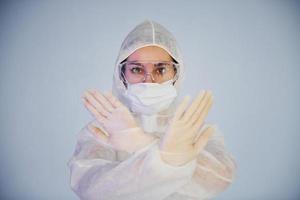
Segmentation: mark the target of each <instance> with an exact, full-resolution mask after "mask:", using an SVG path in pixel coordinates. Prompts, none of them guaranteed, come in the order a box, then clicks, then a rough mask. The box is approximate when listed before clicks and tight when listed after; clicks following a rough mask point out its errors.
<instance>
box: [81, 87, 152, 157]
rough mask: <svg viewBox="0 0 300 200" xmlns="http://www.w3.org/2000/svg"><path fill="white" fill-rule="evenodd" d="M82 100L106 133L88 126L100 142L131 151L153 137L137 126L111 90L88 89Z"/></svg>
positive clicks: (145, 143)
mask: <svg viewBox="0 0 300 200" xmlns="http://www.w3.org/2000/svg"><path fill="white" fill-rule="evenodd" d="M82 100H83V101H84V105H85V107H86V108H87V109H88V110H89V111H90V112H91V114H92V115H93V116H94V117H95V118H96V119H97V121H98V122H99V123H100V124H101V125H102V127H103V129H104V130H105V132H106V133H107V134H105V133H104V132H103V131H101V129H99V128H96V127H89V130H91V131H92V132H93V133H94V134H95V135H96V136H97V137H98V138H99V139H100V140H101V141H102V142H105V143H107V144H109V145H112V146H113V147H114V148H116V149H118V150H124V151H127V152H130V153H132V152H134V151H136V150H138V149H139V148H141V147H143V146H145V145H147V144H148V143H150V142H151V141H152V140H153V139H155V138H154V137H153V136H151V135H147V134H145V133H144V132H143V131H142V129H141V128H140V127H138V125H137V123H136V121H135V119H134V117H133V116H132V114H131V113H130V111H129V110H128V109H127V107H126V106H124V105H123V104H122V103H121V102H120V101H119V100H118V99H116V98H115V97H114V96H113V95H112V93H111V92H110V93H108V94H105V95H103V94H101V93H100V92H99V91H97V90H94V89H93V90H88V91H86V92H85V93H84V95H83V97H82Z"/></svg>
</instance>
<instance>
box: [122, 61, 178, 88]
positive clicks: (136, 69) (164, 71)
mask: <svg viewBox="0 0 300 200" xmlns="http://www.w3.org/2000/svg"><path fill="white" fill-rule="evenodd" d="M149 64H151V65H152V66H153V67H152V70H151V71H150V72H149V71H147V68H146V67H145V66H146V65H149ZM119 69H120V72H121V79H122V80H123V81H124V82H125V83H131V84H132V83H140V82H144V81H145V80H146V78H147V76H149V77H150V78H151V80H152V82H155V83H163V82H165V81H169V80H173V83H174V82H175V81H176V80H177V79H178V74H179V64H178V63H175V62H173V61H124V62H122V63H120V65H119ZM148 69H149V68H148Z"/></svg>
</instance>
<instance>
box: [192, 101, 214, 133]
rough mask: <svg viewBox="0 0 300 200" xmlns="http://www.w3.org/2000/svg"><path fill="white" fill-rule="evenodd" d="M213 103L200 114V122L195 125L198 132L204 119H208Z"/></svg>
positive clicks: (207, 105)
mask: <svg viewBox="0 0 300 200" xmlns="http://www.w3.org/2000/svg"><path fill="white" fill-rule="evenodd" d="M212 103H213V101H212V100H211V101H209V102H208V103H207V104H206V105H205V108H204V109H203V112H202V113H201V114H200V117H199V118H198V120H197V121H196V123H195V124H194V128H195V129H196V130H198V129H199V128H200V126H201V125H202V123H203V121H204V119H205V118H206V116H207V114H208V111H209V110H210V108H211V106H212Z"/></svg>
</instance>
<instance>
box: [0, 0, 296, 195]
mask: <svg viewBox="0 0 300 200" xmlns="http://www.w3.org/2000/svg"><path fill="white" fill-rule="evenodd" d="M0 5H1V8H0V25H1V28H0V66H1V68H0V70H1V71H0V74H1V77H0V88H1V89H0V92H1V100H0V109H1V110H0V111H1V118H0V119H1V126H0V131H1V138H0V159H1V165H0V181H1V182H0V183H1V184H0V192H1V195H0V197H1V199H24V200H25V199H30V200H33V199H49V200H50V199H64V200H66V199H77V198H76V196H75V194H73V192H72V191H71V189H70V188H69V170H68V168H67V165H66V163H67V161H68V159H69V158H70V157H71V155H72V154H73V151H74V148H75V143H76V137H75V136H76V134H77V133H78V132H79V130H80V129H81V128H82V127H83V126H84V125H85V124H86V123H87V122H88V121H89V120H91V119H92V117H91V115H90V114H89V113H88V111H87V110H86V109H85V108H84V106H83V105H82V103H81V100H80V96H81V94H82V93H83V91H84V90H86V89H88V88H97V89H99V90H101V91H103V90H109V89H110V88H111V84H112V73H113V67H114V62H115V59H116V57H117V54H118V51H119V48H120V45H121V43H122V41H123V39H124V38H125V36H126V35H127V33H128V32H129V31H130V30H131V29H132V28H133V27H134V26H136V25H137V24H138V23H140V22H142V21H143V20H145V19H153V20H155V21H157V22H159V23H161V24H162V25H164V26H165V27H166V28H167V29H169V30H170V31H171V32H172V33H173V34H174V35H175V37H176V38H177V40H178V42H179V45H180V47H181V49H182V52H183V56H184V61H185V64H186V69H187V74H186V81H185V83H184V85H183V94H192V95H195V94H196V92H197V91H199V90H200V89H211V90H212V91H213V93H214V97H215V98H214V107H213V108H212V110H211V113H210V115H209V117H208V120H209V121H210V122H214V123H216V124H218V125H219V127H220V129H221V130H222V131H223V133H224V135H225V142H226V145H227V148H228V150H229V151H231V152H232V153H233V155H234V156H235V159H236V162H237V165H238V172H237V177H236V180H235V182H234V183H233V184H232V185H231V186H230V187H229V188H228V189H227V190H226V191H225V192H224V193H222V194H220V195H219V196H218V198H216V199H218V200H225V199H228V200H229V199H230V200H236V199H238V200H240V199H243V200H245V199H256V200H257V199H287V200H290V199H297V197H298V198H300V192H299V186H300V174H299V169H300V156H299V153H300V151H299V150H300V147H299V138H300V137H299V122H300V121H299V119H300V116H299V102H300V95H299V92H300V90H299V85H300V83H299V82H300V79H299V78H300V77H299V75H300V66H299V64H300V37H299V36H300V23H299V19H300V18H299V8H300V4H299V3H298V2H297V1H284V0H282V1H163V2H162V1H159V0H155V1H126V2H125V1H107V2H105V1H28V0H26V1H10V2H8V1H7V2H6V3H5V2H2V3H1V4H0Z"/></svg>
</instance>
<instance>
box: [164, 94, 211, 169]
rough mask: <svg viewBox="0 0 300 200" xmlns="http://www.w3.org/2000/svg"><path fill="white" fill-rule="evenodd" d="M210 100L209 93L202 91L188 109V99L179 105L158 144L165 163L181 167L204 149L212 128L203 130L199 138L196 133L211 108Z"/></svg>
mask: <svg viewBox="0 0 300 200" xmlns="http://www.w3.org/2000/svg"><path fill="white" fill-rule="evenodd" d="M212 99H213V98H212V94H211V92H210V91H204V92H202V93H201V94H199V95H198V96H197V98H196V99H195V100H194V101H193V103H192V104H191V105H190V106H189V107H188V103H189V97H185V98H184V99H183V101H182V102H181V103H180V104H179V106H178V108H177V109H176V111H175V115H174V117H173V119H172V121H171V123H170V125H169V127H168V129H167V132H166V134H165V136H164V138H163V140H162V142H161V144H160V150H161V157H162V159H163V160H164V161H165V162H167V163H169V164H171V165H176V166H178V165H183V164H185V163H188V162H189V161H191V160H193V159H194V158H195V157H196V156H197V154H198V153H199V152H200V151H201V150H202V149H203V148H204V147H205V145H206V143H207V141H208V139H209V137H210V136H211V134H212V133H213V127H211V126H208V127H207V128H205V129H204V130H203V131H202V132H201V133H200V134H199V137H198V132H199V129H200V127H201V126H202V124H203V121H204V119H205V118H206V116H207V114H208V111H209V109H210V108H211V105H212ZM187 107H188V108H187Z"/></svg>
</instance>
